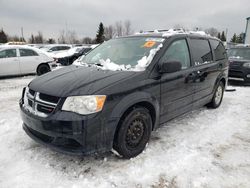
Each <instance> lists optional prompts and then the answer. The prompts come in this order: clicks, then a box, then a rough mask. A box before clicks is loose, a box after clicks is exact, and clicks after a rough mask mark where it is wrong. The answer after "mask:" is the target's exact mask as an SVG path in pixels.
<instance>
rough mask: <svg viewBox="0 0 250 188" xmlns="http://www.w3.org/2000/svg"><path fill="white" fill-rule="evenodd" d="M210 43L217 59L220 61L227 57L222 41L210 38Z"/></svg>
mask: <svg viewBox="0 0 250 188" xmlns="http://www.w3.org/2000/svg"><path fill="white" fill-rule="evenodd" d="M210 44H211V46H212V49H213V51H214V55H215V61H219V60H222V59H226V58H227V55H226V54H227V53H226V50H225V47H224V45H223V44H222V43H221V42H220V41H217V40H210Z"/></svg>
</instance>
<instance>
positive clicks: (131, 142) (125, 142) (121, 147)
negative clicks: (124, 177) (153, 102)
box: [114, 107, 152, 159]
mask: <svg viewBox="0 0 250 188" xmlns="http://www.w3.org/2000/svg"><path fill="white" fill-rule="evenodd" d="M151 131H152V118H151V115H150V113H149V111H148V110H147V109H146V108H143V107H137V108H135V109H133V110H132V111H131V112H130V113H128V114H127V115H126V116H125V117H124V119H123V120H122V121H121V123H120V126H119V127H118V132H117V134H116V137H115V140H114V149H115V150H116V151H117V152H118V153H119V154H120V155H121V156H123V158H126V159H129V158H133V157H136V156H137V155H139V154H140V153H141V152H142V151H143V150H144V148H145V146H146V144H147V143H148V141H149V138H150V135H151Z"/></svg>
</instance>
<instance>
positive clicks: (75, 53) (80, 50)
mask: <svg viewBox="0 0 250 188" xmlns="http://www.w3.org/2000/svg"><path fill="white" fill-rule="evenodd" d="M91 49H92V48H91V47H86V46H82V47H74V48H71V49H69V50H68V51H66V52H61V53H58V54H56V55H55V56H54V59H55V61H56V62H57V63H59V64H61V65H64V66H66V65H71V64H72V63H73V62H74V61H75V60H76V59H78V58H79V57H80V56H82V55H85V54H87V53H88V52H89V51H90V50H91Z"/></svg>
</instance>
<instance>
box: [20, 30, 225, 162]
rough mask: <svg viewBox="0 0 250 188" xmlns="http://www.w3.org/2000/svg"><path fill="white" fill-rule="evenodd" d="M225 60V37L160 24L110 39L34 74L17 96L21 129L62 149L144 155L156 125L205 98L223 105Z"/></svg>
mask: <svg viewBox="0 0 250 188" xmlns="http://www.w3.org/2000/svg"><path fill="white" fill-rule="evenodd" d="M227 77H228V59H227V55H226V52H225V48H224V46H223V44H222V43H221V41H220V40H217V39H215V38H213V37H210V36H207V35H205V34H204V35H202V34H199V33H186V32H183V31H174V30H169V31H164V32H161V31H156V32H146V33H141V34H137V35H134V36H129V37H121V38H116V39H111V40H109V41H107V42H104V43H102V44H101V45H100V46H98V47H97V48H95V49H94V50H92V51H90V52H89V53H88V54H87V55H86V56H84V57H83V58H82V66H73V65H72V66H68V67H65V68H63V69H59V70H57V71H53V72H51V73H48V74H46V75H44V76H42V77H38V78H36V79H34V80H33V81H31V83H30V84H29V85H28V87H26V88H24V90H23V95H22V98H21V100H20V108H21V116H22V120H23V128H24V130H25V131H26V133H27V134H28V135H29V136H30V137H31V138H33V139H34V140H36V141H37V142H39V143H41V144H44V145H46V146H49V147H51V148H53V149H56V150H58V151H61V152H66V153H74V154H80V155H82V154H90V153H95V152H106V151H110V150H112V148H113V149H114V150H116V151H117V152H118V153H119V154H120V155H121V156H123V157H124V158H131V157H135V156H137V155H138V154H140V153H141V152H142V151H143V150H144V148H145V146H146V144H147V143H148V141H149V139H150V135H151V131H152V130H155V129H156V128H158V127H159V126H161V125H163V124H165V123H166V122H167V121H169V120H171V119H173V118H175V117H177V116H180V115H182V114H184V113H187V112H190V111H192V110H193V109H195V108H198V107H201V106H204V105H207V106H209V107H211V108H217V107H219V106H220V104H221V102H222V99H223V93H224V89H225V86H226V84H227Z"/></svg>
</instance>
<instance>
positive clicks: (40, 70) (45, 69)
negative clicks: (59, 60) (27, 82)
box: [36, 64, 50, 76]
mask: <svg viewBox="0 0 250 188" xmlns="http://www.w3.org/2000/svg"><path fill="white" fill-rule="evenodd" d="M36 72H37V75H38V76H40V75H43V74H45V73H47V72H50V67H49V65H47V64H41V65H39V66H38V67H37V71H36Z"/></svg>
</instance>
